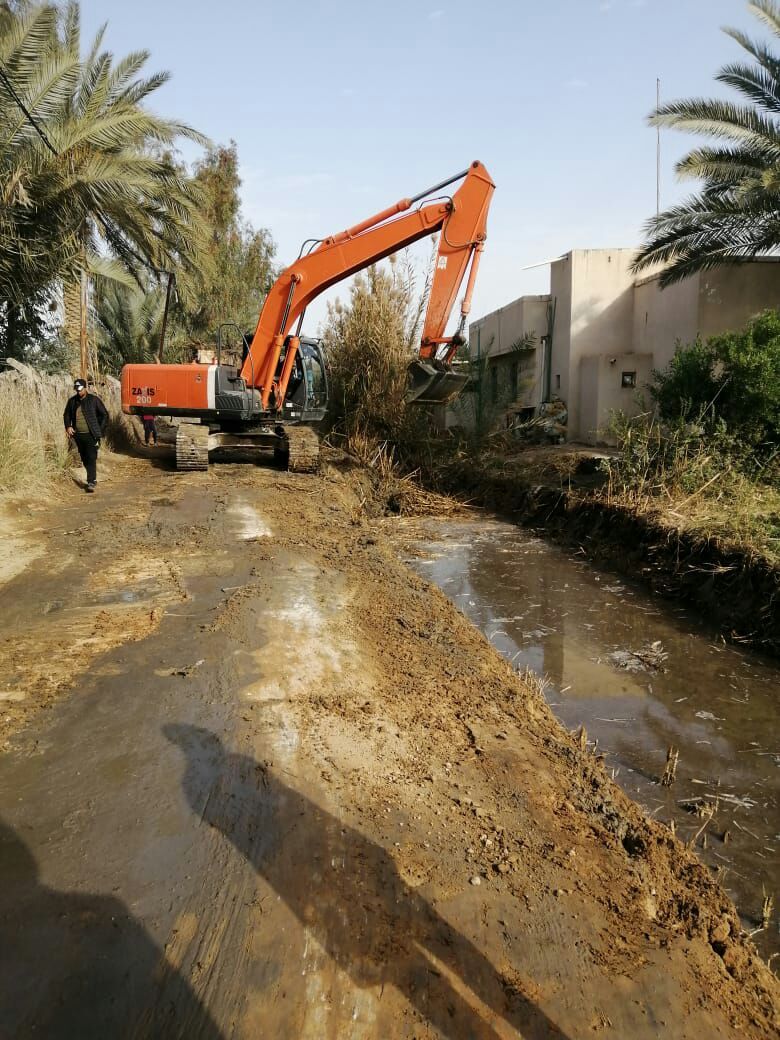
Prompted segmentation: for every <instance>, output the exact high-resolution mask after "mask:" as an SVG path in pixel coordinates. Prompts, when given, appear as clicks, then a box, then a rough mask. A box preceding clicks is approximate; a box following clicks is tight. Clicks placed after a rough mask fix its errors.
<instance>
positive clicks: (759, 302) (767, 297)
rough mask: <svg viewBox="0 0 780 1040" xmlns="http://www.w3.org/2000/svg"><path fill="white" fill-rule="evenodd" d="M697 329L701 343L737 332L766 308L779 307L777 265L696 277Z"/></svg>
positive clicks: (756, 263)
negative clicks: (698, 284) (697, 280)
mask: <svg viewBox="0 0 780 1040" xmlns="http://www.w3.org/2000/svg"><path fill="white" fill-rule="evenodd" d="M699 281H700V287H699V328H698V331H699V332H700V333H701V336H702V338H703V339H707V338H708V337H709V336H715V335H717V334H718V333H720V332H728V331H732V330H734V329H738V328H740V327H741V326H742V325H744V324H745V323H746V322H747V321H748V320H749V319H750V318H752V317H753V316H754V315H756V314H758V313H759V312H760V311H764V310H766V309H767V308H768V307H780V263H778V261H777V260H775V259H770V258H766V259H760V260H753V261H751V262H750V263H748V264H729V266H728V267H717V268H714V269H713V270H712V271H703V272H702V274H701V275H699Z"/></svg>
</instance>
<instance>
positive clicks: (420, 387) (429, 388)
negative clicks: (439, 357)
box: [405, 358, 469, 404]
mask: <svg viewBox="0 0 780 1040" xmlns="http://www.w3.org/2000/svg"><path fill="white" fill-rule="evenodd" d="M468 381H469V377H468V376H467V375H466V374H465V373H461V372H455V371H453V369H452V368H450V366H449V365H443V364H442V363H441V362H438V363H437V362H432V361H421V360H420V359H419V358H418V359H417V360H415V361H412V362H411V364H410V365H409V369H408V382H407V387H406V398H405V400H406V403H407V404H446V403H447V401H452V400H453V398H455V397H457V396H458V394H459V393H460V392H461V391H462V390H463V388H464V387H465V385H466V383H468Z"/></svg>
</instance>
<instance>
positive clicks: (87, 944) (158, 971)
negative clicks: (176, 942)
mask: <svg viewBox="0 0 780 1040" xmlns="http://www.w3.org/2000/svg"><path fill="white" fill-rule="evenodd" d="M27 1036H40V1037H47V1038H62V1040H77V1038H78V1040H89V1038H94V1040H107V1038H108V1037H111V1038H114V1037H117V1038H118V1037H127V1038H130V1037H133V1038H134V1040H136V1038H137V1040H153V1038H154V1040H156V1038H160V1037H165V1038H180V1040H185V1038H186V1040H190V1038H192V1040H196V1038H197V1040H220V1038H221V1033H220V1031H219V1029H218V1028H217V1026H216V1025H215V1023H214V1021H213V1019H212V1018H211V1016H210V1015H209V1013H208V1011H207V1010H206V1009H205V1008H204V1006H203V1005H202V1004H201V1002H200V1001H199V1000H198V998H197V997H196V996H195V994H194V993H193V991H192V989H191V988H190V986H189V984H188V983H187V981H186V980H185V979H184V978H182V976H181V975H180V974H179V973H178V972H177V971H176V970H175V969H174V968H173V967H172V965H170V964H169V963H167V962H166V960H165V958H164V955H163V953H162V951H161V950H160V949H159V948H158V947H157V946H156V945H155V943H154V942H153V941H152V939H151V938H150V937H149V936H148V935H147V933H146V932H145V931H144V929H143V927H142V926H141V924H140V923H139V922H138V921H137V920H136V919H135V918H134V917H133V916H132V915H131V914H130V912H129V911H128V909H127V907H126V906H125V905H124V903H121V902H120V901H119V900H118V899H114V898H113V897H111V896H98V895H87V894H84V893H82V892H58V891H56V890H55V889H52V888H47V887H46V886H45V885H42V884H41V883H40V880H39V876H38V866H37V864H36V862H35V859H34V857H33V856H32V854H31V853H30V851H29V849H28V848H27V846H26V845H25V844H24V842H23V841H22V840H21V839H20V838H19V836H18V835H17V834H16V832H15V831H14V830H13V829H12V828H11V827H9V826H8V825H7V824H5V823H3V822H2V821H0V1037H2V1038H6V1037H8V1038H9V1040H10V1038H11V1037H14V1038H17V1037H27Z"/></svg>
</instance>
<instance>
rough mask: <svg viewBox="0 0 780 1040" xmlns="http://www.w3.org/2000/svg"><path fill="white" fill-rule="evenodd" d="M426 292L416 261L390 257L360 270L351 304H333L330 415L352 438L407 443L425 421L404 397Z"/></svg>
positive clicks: (328, 345) (327, 342)
mask: <svg viewBox="0 0 780 1040" xmlns="http://www.w3.org/2000/svg"><path fill="white" fill-rule="evenodd" d="M424 300H425V291H423V294H422V297H420V296H418V294H417V293H416V280H415V275H414V271H413V269H412V267H411V265H410V264H409V263H408V262H406V261H402V262H401V263H399V262H398V261H397V260H395V258H391V263H390V264H389V266H388V267H387V268H385V267H379V266H373V267H369V268H368V269H367V270H366V271H365V272H364V273H363V274H360V275H357V276H356V277H355V279H354V280H353V282H352V285H351V286H350V295H349V302H348V303H347V304H342V303H341V302H340V301H336V303H335V304H330V305H329V306H328V319H327V324H326V327H325V330H324V333H323V343H324V346H325V350H326V353H327V355H328V358H329V363H330V368H331V383H332V388H331V411H330V421H331V424H332V426H333V428H334V430H336V431H338V432H339V433H342V434H344V435H345V436H346V439H347V442H348V444H350V445H353V446H354V445H356V444H358V443H361V444H363V445H376V444H378V443H381V442H383V441H390V442H392V443H393V444H394V445H396V446H399V447H401V448H402V450H403V446H405V445H407V444H409V443H411V442H412V441H413V440H414V439H415V438H416V437H417V436H418V435H419V434H420V433H421V432H422V431H423V430H424V429H425V428H426V420H425V415H424V413H423V412H421V411H420V410H419V409H418V410H415V409H414V408H409V407H407V405H406V403H405V401H404V395H405V392H406V380H407V367H408V365H409V362H410V361H411V360H412V359H413V357H414V349H413V347H414V343H415V340H416V339H417V337H418V336H419V328H420V321H421V317H422V311H423V304H424Z"/></svg>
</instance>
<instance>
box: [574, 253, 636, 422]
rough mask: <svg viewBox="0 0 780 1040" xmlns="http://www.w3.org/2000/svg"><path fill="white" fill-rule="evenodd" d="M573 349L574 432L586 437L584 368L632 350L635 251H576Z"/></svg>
mask: <svg viewBox="0 0 780 1040" xmlns="http://www.w3.org/2000/svg"><path fill="white" fill-rule="evenodd" d="M571 255H572V261H573V269H572V304H571V347H570V353H569V389H568V394H569V396H568V397H566V396H564V395H561V396H563V399H564V401H565V402H566V405H567V407H568V409H569V428H570V429H571V430H572V431H577V435H582V434H583V433H584V430H583V429H581V424H580V399H581V395H580V393H579V385H580V365H581V362H582V359H583V358H585V357H591V356H593V355H598V354H611V355H616V354H623V353H627V352H630V351H631V350H632V339H633V318H634V303H633V286H634V275H633V274H632V273H631V269H630V268H631V263H632V261H633V259H634V255H635V252H634V250H633V249H577V250H575V251H574V252H573V253H572V254H571Z"/></svg>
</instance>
